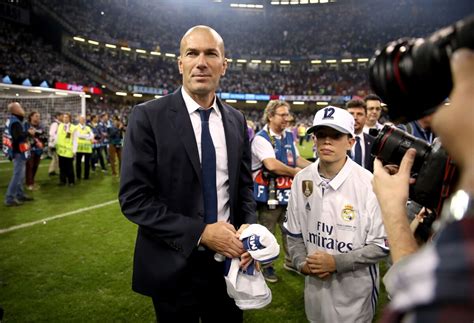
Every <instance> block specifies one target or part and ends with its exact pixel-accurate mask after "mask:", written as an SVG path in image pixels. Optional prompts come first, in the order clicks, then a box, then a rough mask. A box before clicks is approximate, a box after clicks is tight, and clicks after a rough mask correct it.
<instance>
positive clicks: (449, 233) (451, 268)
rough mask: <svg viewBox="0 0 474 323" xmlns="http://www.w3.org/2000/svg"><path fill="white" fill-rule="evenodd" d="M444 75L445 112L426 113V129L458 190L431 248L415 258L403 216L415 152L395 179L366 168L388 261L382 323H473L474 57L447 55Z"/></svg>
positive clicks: (376, 164)
mask: <svg viewBox="0 0 474 323" xmlns="http://www.w3.org/2000/svg"><path fill="white" fill-rule="evenodd" d="M451 71H452V76H453V82H454V89H453V91H452V92H451V106H450V107H448V108H442V109H440V110H439V111H437V112H436V113H435V114H434V116H433V123H432V127H433V130H435V131H436V133H437V134H438V136H439V137H440V138H441V141H442V143H443V145H444V147H445V148H446V150H448V152H449V153H450V155H451V156H452V157H453V159H454V160H455V161H456V164H457V166H458V167H459V169H460V171H461V176H460V182H459V187H458V189H459V191H458V192H456V193H455V194H454V195H453V196H452V198H451V201H447V202H446V203H445V204H446V205H445V208H444V213H443V214H442V217H441V220H440V222H441V226H443V225H444V227H443V228H442V229H441V231H439V232H438V233H437V234H436V237H435V242H434V243H432V244H428V245H427V246H426V247H424V248H422V249H420V250H419V251H417V249H418V248H417V243H416V241H415V239H414V237H413V234H412V233H411V231H410V227H409V224H408V220H407V216H406V209H405V204H406V201H407V199H408V191H409V190H408V188H409V184H410V183H412V182H413V181H412V180H411V179H410V170H411V167H412V165H413V162H414V158H415V150H414V149H409V150H408V151H407V152H406V154H405V156H404V158H403V160H402V162H401V164H400V168H399V171H398V173H397V174H395V175H390V174H389V172H388V170H386V169H385V168H384V167H383V166H382V163H381V161H380V160H376V161H375V162H374V179H373V188H374V192H375V194H376V195H377V198H378V200H379V202H380V206H381V209H382V216H383V221H384V225H385V229H386V231H387V235H388V240H389V243H390V249H391V254H392V260H393V262H394V266H393V267H392V268H390V270H389V271H388V272H387V274H386V276H385V277H384V283H385V286H386V288H387V291H388V292H389V294H390V295H391V296H392V302H391V304H390V306H389V310H388V311H387V313H386V315H385V317H384V318H385V321H388V322H392V321H403V320H404V319H406V318H408V316H410V318H411V319H412V321H414V322H425V321H426V322H428V321H434V320H435V321H436V319H439V320H443V319H448V318H449V321H451V322H471V321H472V319H473V317H474V289H473V288H474V287H473V286H474V285H473V284H472V281H473V278H472V274H473V273H474V234H473V232H474V217H473V215H474V210H473V207H472V195H473V194H474V145H472V142H471V141H472V138H474V127H473V124H472V122H473V120H474V107H473V102H474V52H472V51H470V50H465V49H461V50H458V51H457V52H455V53H454V55H453V56H452V59H451ZM460 129H462V130H460ZM460 131H461V135H460ZM455 220H456V221H455Z"/></svg>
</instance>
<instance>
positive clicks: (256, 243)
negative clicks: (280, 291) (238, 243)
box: [225, 224, 280, 310]
mask: <svg viewBox="0 0 474 323" xmlns="http://www.w3.org/2000/svg"><path fill="white" fill-rule="evenodd" d="M240 240H242V242H243V244H244V248H245V249H246V250H247V251H248V252H249V253H250V255H251V256H252V258H253V259H254V260H257V261H263V262H265V263H266V262H269V261H271V260H273V259H275V258H277V257H278V254H279V253H280V246H279V245H278V242H277V241H276V239H275V237H274V236H273V234H272V233H271V232H270V231H268V229H267V228H265V227H264V226H262V225H259V224H252V225H250V226H249V227H248V228H247V229H245V230H244V231H243V232H242V234H241V236H240ZM239 264H240V259H239V258H234V259H232V261H231V265H230V269H229V272H228V273H227V275H226V276H225V282H226V285H227V293H228V294H229V296H230V297H232V298H233V299H234V301H235V304H236V305H237V306H238V307H239V308H240V309H242V310H248V309H258V308H262V307H264V306H266V305H268V304H270V302H271V301H272V292H271V290H270V289H269V288H268V286H267V283H266V282H265V278H264V277H263V274H262V273H261V272H259V271H256V270H253V264H252V267H250V268H249V269H248V270H246V271H245V272H243V271H242V270H240V268H239Z"/></svg>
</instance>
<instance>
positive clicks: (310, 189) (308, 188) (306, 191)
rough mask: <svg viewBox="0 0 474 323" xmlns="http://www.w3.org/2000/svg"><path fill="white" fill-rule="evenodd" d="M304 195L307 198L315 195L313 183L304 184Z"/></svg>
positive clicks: (304, 182)
mask: <svg viewBox="0 0 474 323" xmlns="http://www.w3.org/2000/svg"><path fill="white" fill-rule="evenodd" d="M302 186H303V187H302V188H303V194H304V196H306V197H310V196H311V194H313V181H310V180H305V181H303V182H302Z"/></svg>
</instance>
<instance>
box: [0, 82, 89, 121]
mask: <svg viewBox="0 0 474 323" xmlns="http://www.w3.org/2000/svg"><path fill="white" fill-rule="evenodd" d="M15 101H16V102H19V103H20V104H21V106H22V107H23V109H24V110H25V118H26V117H27V116H28V114H29V113H30V112H32V111H38V112H39V113H40V115H41V124H42V125H43V127H44V128H45V129H48V128H49V125H50V124H51V123H52V122H53V120H54V116H55V114H56V113H57V112H61V113H66V112H68V113H70V114H71V116H72V120H74V117H75V116H77V115H78V114H83V115H85V114H86V96H85V93H82V92H74V91H66V90H59V89H50V88H43V87H31V86H22V85H13V84H3V83H0V128H3V127H4V126H5V122H6V119H7V118H8V109H7V106H8V104H9V103H10V102H15Z"/></svg>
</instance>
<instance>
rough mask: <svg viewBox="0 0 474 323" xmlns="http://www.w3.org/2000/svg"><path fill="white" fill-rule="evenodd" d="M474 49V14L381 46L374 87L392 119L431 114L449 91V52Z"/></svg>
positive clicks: (372, 79)
mask: <svg viewBox="0 0 474 323" xmlns="http://www.w3.org/2000/svg"><path fill="white" fill-rule="evenodd" d="M462 47H467V48H471V49H474V15H473V16H469V17H467V18H465V19H463V20H460V21H458V22H456V23H455V24H453V25H451V26H449V27H446V28H443V29H441V30H439V31H437V32H435V33H434V34H432V35H431V36H430V37H428V38H426V39H422V38H417V39H415V38H412V39H409V38H402V39H399V40H396V41H393V42H391V43H388V44H387V45H386V46H385V47H384V48H383V49H382V50H378V51H377V52H376V53H375V56H374V57H373V58H372V59H371V61H370V67H369V80H370V85H371V87H372V89H373V90H374V91H375V93H377V94H378V95H379V96H380V97H381V98H382V100H383V101H384V102H385V103H386V104H387V105H388V107H389V115H390V117H391V118H392V119H393V120H397V119H400V118H402V117H403V118H405V120H408V121H411V120H416V119H419V118H420V117H423V116H425V115H429V114H431V113H432V112H434V110H435V109H436V107H437V106H438V105H439V104H440V103H441V102H443V101H444V100H445V99H446V98H447V97H448V96H449V94H450V92H451V89H452V87H453V82H452V79H451V67H450V62H449V60H450V56H451V54H452V53H453V52H454V51H455V50H456V49H458V48H462Z"/></svg>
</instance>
